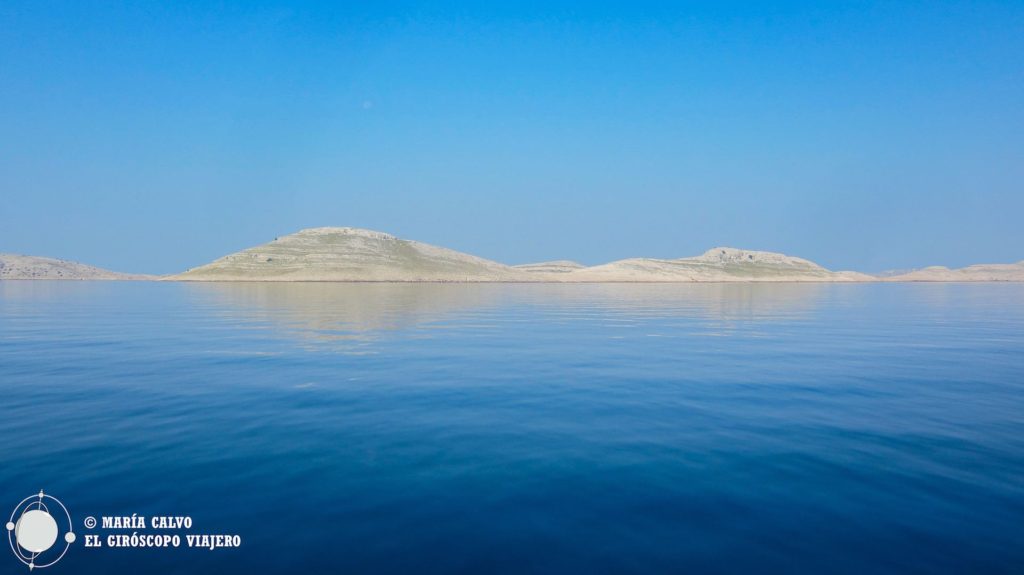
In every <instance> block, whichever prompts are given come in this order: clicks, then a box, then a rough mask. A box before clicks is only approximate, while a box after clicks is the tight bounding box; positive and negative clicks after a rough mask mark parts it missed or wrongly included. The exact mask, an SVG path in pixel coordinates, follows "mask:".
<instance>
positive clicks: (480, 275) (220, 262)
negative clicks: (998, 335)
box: [0, 228, 1024, 283]
mask: <svg viewBox="0 0 1024 575" xmlns="http://www.w3.org/2000/svg"><path fill="white" fill-rule="evenodd" d="M0 279H63V280H75V279H78V280H162V281H197V282H210V281H261V282H288V281H327V282H331V281H335V282H374V281H379V282H547V283H585V282H882V281H885V282H962V281H967V282H972V281H973V282H989V281H1015V282H1016V281H1024V261H1022V262H1018V263H1015V264H980V265H973V266H969V267H966V268H961V269H949V268H945V267H928V268H923V269H919V270H912V271H908V272H900V273H898V274H895V275H888V276H874V275H869V274H864V273H859V272H854V271H831V270H828V269H825V268H824V267H822V266H819V265H818V264H816V263H814V262H812V261H809V260H805V259H802V258H798V257H793V256H787V255H784V254H778V253H772V252H761V251H751V250H741V249H736V248H727V247H720V248H713V249H710V250H708V251H707V252H705V253H703V254H702V255H699V256H693V257H686V258H679V259H655V258H631V259H625V260H618V261H614V262H610V263H606V264H601V265H596V266H589V267H588V266H584V265H582V264H579V263H576V262H572V261H566V260H560V261H551V262H541V263H535V264H523V265H517V266H510V265H506V264H502V263H499V262H495V261H491V260H487V259H484V258H479V257H476V256H473V255H469V254H465V253H461V252H457V251H455V250H450V249H447V248H442V247H438V246H432V245H429V244H424V243H421V242H417V241H413V240H406V239H401V238H398V237H395V236H393V235H390V234H386V233H383V232H376V231H372V230H364V229H359V228H310V229H305V230H301V231H299V232H296V233H294V234H291V235H287V236H281V237H279V238H275V239H274V240H273V241H271V242H268V243H266V244H262V245H259V246H255V247H252V248H248V249H245V250H242V251H240V252H236V253H233V254H229V255H226V256H224V257H222V258H220V259H217V260H215V261H213V262H210V263H208V264H205V265H202V266H199V267H195V268H192V269H189V270H187V271H184V272H182V273H179V274H174V275H169V276H161V277H157V276H147V275H139V274H124V273H118V272H112V271H108V270H104V269H100V268H95V267H92V266H87V265H84V264H79V263H75V262H69V261H65V260H57V259H51V258H41V257H33V256H21V255H10V254H0Z"/></svg>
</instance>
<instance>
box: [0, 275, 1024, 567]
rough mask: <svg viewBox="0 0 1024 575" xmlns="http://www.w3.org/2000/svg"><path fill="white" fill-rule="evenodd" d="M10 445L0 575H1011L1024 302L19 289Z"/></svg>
mask: <svg viewBox="0 0 1024 575" xmlns="http://www.w3.org/2000/svg"><path fill="white" fill-rule="evenodd" d="M0 438H2V441H0V515H3V516H4V518H7V517H8V511H10V517H11V522H10V523H11V524H13V527H14V528H13V529H12V528H11V527H12V525H8V530H7V532H6V533H5V534H6V535H7V536H8V540H9V542H10V550H8V549H6V548H5V549H0V573H28V572H29V567H28V565H27V563H25V562H24V561H22V559H24V558H25V557H26V556H29V557H30V561H29V562H34V563H35V567H42V566H43V565H44V564H45V563H47V562H49V561H51V560H53V559H54V558H56V559H57V561H56V562H55V563H53V564H50V566H49V567H48V568H47V569H46V570H45V571H44V572H45V573H74V574H107V573H181V574H186V573H188V574H205V573H211V574H212V573H217V574H235V573H238V574H258V573H269V574H276V573H329V574H335V573H354V574H373V573H389V574H390V573H403V574H405V573H418V574H424V573H426V574H431V573H466V574H489V573H509V574H521V573H552V574H562V573H566V574H601V573H643V574H657V573H687V574H702V573H711V574H715V573H722V574H726V573H728V574H761V573H785V574H826V573H827V574H872V575H879V574H887V573H894V574H895V573H901V574H902V573H920V574H925V573H927V574H937V573H938V574H942V573H949V574H973V573H1008V574H1020V573H1024V284H897V283H879V284H849V285H844V284H826V283H803V284H728V283H726V284H718V283H712V284H648V285H640V284H586V285H550V284H547V285H545V284H389V283H365V284H341V283H278V284H270V283H169V282H88V281H84V282H74V281H0ZM40 493H42V494H43V497H40ZM19 502H22V503H19ZM38 504H45V509H46V510H47V512H48V513H49V515H50V516H51V517H52V519H53V522H54V523H55V524H56V527H57V529H58V532H57V539H56V541H55V542H53V544H52V546H51V547H49V548H48V549H46V550H45V551H42V552H40V553H35V552H29V551H26V550H25V549H23V548H21V546H20V544H19V543H18V542H17V539H18V537H19V536H20V534H21V533H23V532H24V533H28V531H29V530H30V529H29V528H28V527H24V528H23V527H21V526H19V525H20V524H19V523H18V522H19V521H21V519H20V518H21V517H23V514H24V513H25V509H26V505H28V506H30V507H31V506H33V505H35V507H34V508H36V509H40V510H42V509H43V507H40V506H39V505H38ZM65 510H66V511H65ZM38 517H39V516H38V515H37V518H38ZM186 524H187V525H186ZM24 525H28V520H25V522H24ZM33 529H35V527H33ZM68 533H71V534H73V535H71V536H70V537H69V536H68ZM36 535H39V533H36ZM44 538H45V537H44ZM68 539H73V541H71V542H68ZM175 540H177V544H175ZM35 567H34V569H35ZM36 570H38V569H36Z"/></svg>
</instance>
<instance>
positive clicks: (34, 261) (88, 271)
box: [0, 254, 157, 280]
mask: <svg viewBox="0 0 1024 575" xmlns="http://www.w3.org/2000/svg"><path fill="white" fill-rule="evenodd" d="M153 279H157V276H149V275H144V274H123V273H118V272H112V271H110V270H105V269H102V268H97V267H93V266H87V265H85V264H80V263H77V262H71V261H68V260H58V259H54V258H42V257H37V256H21V255H16V254H0V280H153Z"/></svg>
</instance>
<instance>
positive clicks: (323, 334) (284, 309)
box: [183, 283, 854, 341]
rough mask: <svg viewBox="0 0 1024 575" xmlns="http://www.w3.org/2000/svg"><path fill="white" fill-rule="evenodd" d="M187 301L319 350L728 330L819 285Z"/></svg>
mask: <svg viewBox="0 0 1024 575" xmlns="http://www.w3.org/2000/svg"><path fill="white" fill-rule="evenodd" d="M183 285H184V286H185V288H186V289H187V290H189V293H190V295H191V296H192V297H195V298H199V299H201V300H202V301H203V303H205V304H206V305H208V306H211V307H214V308H217V309H219V310H220V311H221V312H222V313H227V314H229V315H231V316H233V317H236V318H238V319H248V320H252V321H259V322H270V323H273V324H275V325H278V326H281V327H283V328H285V329H286V330H287V331H289V332H292V333H297V334H299V335H301V337H304V338H305V337H311V338H314V339H318V340H322V341H346V340H356V341H361V340H368V339H373V338H374V337H375V334H377V333H378V332H386V331H392V330H403V329H409V328H441V327H444V324H445V323H447V322H453V321H459V322H461V323H466V322H470V323H472V322H480V323H481V324H486V323H487V322H492V321H494V320H495V318H497V317H499V316H502V315H510V314H511V315H514V314H515V311H516V310H517V309H521V308H524V307H525V308H529V309H531V310H532V311H534V312H540V313H542V314H545V316H546V317H549V318H551V319H554V320H558V319H573V320H586V319H600V320H605V321H615V320H617V319H621V320H629V321H635V320H637V319H640V320H642V319H644V318H664V319H672V318H676V319H687V320H697V321H703V322H707V323H710V324H713V325H716V326H723V325H725V326H727V325H729V324H733V323H737V322H750V321H754V322H757V321H778V320H792V319H796V318H800V317H804V316H806V315H808V314H811V313H813V311H814V310H815V308H816V307H817V306H818V305H820V303H821V301H822V299H823V298H824V297H825V296H826V295H827V294H828V293H829V291H830V290H835V289H851V288H854V286H830V285H826V284H580V285H560V284H436V283H416V284H412V283H410V284H399V283H365V284H362V283H205V284H183Z"/></svg>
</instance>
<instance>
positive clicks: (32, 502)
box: [7, 491, 75, 571]
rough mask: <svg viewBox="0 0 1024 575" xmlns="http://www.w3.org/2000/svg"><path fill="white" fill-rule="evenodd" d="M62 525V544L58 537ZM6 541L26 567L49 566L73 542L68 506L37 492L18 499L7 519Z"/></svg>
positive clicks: (59, 557)
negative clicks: (58, 541) (19, 500)
mask: <svg viewBox="0 0 1024 575" xmlns="http://www.w3.org/2000/svg"><path fill="white" fill-rule="evenodd" d="M62 527H63V533H64V536H63V540H64V544H63V545H60V544H58V543H57V540H58V539H60V538H61V531H62ZM7 541H8V542H9V543H10V544H11V551H13V552H14V555H15V556H16V557H17V558H18V560H19V561H21V562H22V563H24V564H25V565H27V566H28V568H29V570H30V571H31V570H33V569H42V568H45V567H51V566H53V565H54V564H56V563H57V562H58V561H60V560H61V558H63V557H64V554H65V553H67V552H68V549H69V548H70V547H71V544H72V543H74V542H75V532H74V530H73V527H72V524H71V513H69V512H68V508H67V507H65V506H64V504H63V503H61V502H60V500H59V499H57V498H56V497H54V496H52V495H47V494H46V493H43V492H42V491H40V492H39V493H38V494H37V495H30V496H28V497H26V498H25V499H22V500H21V503H19V504H18V506H17V507H15V508H14V511H13V512H12V513H11V519H10V521H8V522H7Z"/></svg>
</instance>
